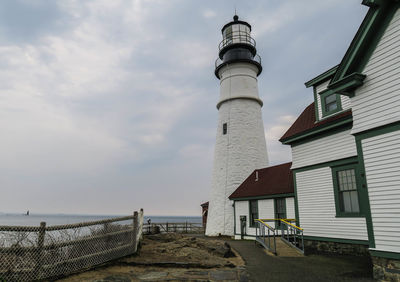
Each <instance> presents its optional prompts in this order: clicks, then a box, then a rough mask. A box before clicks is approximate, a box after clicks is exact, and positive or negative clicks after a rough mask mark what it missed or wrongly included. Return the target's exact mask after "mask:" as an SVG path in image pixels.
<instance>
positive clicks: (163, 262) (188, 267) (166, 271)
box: [59, 233, 248, 282]
mask: <svg viewBox="0 0 400 282" xmlns="http://www.w3.org/2000/svg"><path fill="white" fill-rule="evenodd" d="M59 281H71V282H72V281H74V282H75V281H97V282H100V281H102V282H105V281H121V282H122V281H248V274H247V273H246V271H245V269H244V261H243V259H242V258H241V257H240V256H239V255H238V254H237V253H236V252H235V251H234V250H233V249H231V247H230V245H229V244H227V243H225V242H224V241H221V240H213V239H206V238H200V237H193V236H186V235H182V234H174V233H169V234H158V235H148V236H146V237H145V238H144V240H143V241H142V245H141V248H140V251H139V254H138V255H136V256H130V257H126V258H123V259H120V260H117V261H114V262H112V263H109V264H106V265H103V266H101V267H98V268H96V269H94V270H91V271H86V272H83V273H80V274H76V275H72V276H70V277H67V278H64V279H62V280H59Z"/></svg>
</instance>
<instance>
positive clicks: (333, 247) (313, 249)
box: [304, 240, 369, 256]
mask: <svg viewBox="0 0 400 282" xmlns="http://www.w3.org/2000/svg"><path fill="white" fill-rule="evenodd" d="M304 250H305V254H306V255H310V254H328V255H329V254H331V255H333V254H336V255H352V256H369V252H368V246H366V245H359V244H349V243H337V242H325V241H314V240H304Z"/></svg>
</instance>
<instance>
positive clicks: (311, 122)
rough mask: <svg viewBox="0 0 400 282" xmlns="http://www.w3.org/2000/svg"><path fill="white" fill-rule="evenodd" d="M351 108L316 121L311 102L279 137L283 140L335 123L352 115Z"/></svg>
mask: <svg viewBox="0 0 400 282" xmlns="http://www.w3.org/2000/svg"><path fill="white" fill-rule="evenodd" d="M351 115H352V113H351V110H348V111H345V112H343V113H340V114H338V115H335V116H333V117H330V118H327V119H324V120H321V121H319V122H315V109H314V103H311V104H310V105H309V106H308V107H307V108H305V110H304V111H303V112H302V113H301V115H300V116H299V117H298V118H297V119H296V121H295V122H294V123H293V124H292V126H291V127H290V128H289V129H288V130H287V131H286V133H285V134H283V136H282V137H281V139H279V141H281V142H283V141H285V139H288V138H290V137H294V136H296V135H300V134H302V133H306V132H308V131H311V130H313V129H317V128H319V127H322V126H324V125H327V124H330V123H333V122H335V121H337V120H339V119H341V118H344V117H348V116H351Z"/></svg>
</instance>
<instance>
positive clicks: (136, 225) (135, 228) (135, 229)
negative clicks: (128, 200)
mask: <svg viewBox="0 0 400 282" xmlns="http://www.w3.org/2000/svg"><path fill="white" fill-rule="evenodd" d="M138 230H139V223H138V212H137V211H135V212H134V213H133V235H132V236H133V240H132V245H133V252H134V253H136V251H137V244H138V242H137V233H138Z"/></svg>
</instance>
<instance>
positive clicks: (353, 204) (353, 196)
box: [350, 191, 360, 212]
mask: <svg viewBox="0 0 400 282" xmlns="http://www.w3.org/2000/svg"><path fill="white" fill-rule="evenodd" d="M350 193H351V209H352V212H359V211H360V206H359V204H358V194H357V191H352V192H350Z"/></svg>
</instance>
